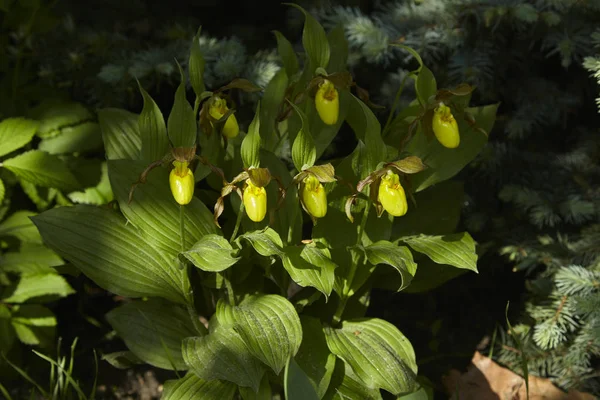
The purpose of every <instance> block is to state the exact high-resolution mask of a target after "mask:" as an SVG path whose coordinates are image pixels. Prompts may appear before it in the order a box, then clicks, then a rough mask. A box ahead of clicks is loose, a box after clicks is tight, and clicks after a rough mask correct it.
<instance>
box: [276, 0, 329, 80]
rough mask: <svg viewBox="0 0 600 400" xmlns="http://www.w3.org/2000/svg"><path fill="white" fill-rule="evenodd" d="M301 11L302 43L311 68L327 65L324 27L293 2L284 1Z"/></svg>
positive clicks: (327, 48) (327, 55) (327, 52)
mask: <svg viewBox="0 0 600 400" xmlns="http://www.w3.org/2000/svg"><path fill="white" fill-rule="evenodd" d="M284 4H287V5H290V6H292V7H295V8H297V9H298V10H300V11H302V13H303V14H304V17H305V21H304V30H303V31H302V45H303V46H304V50H306V54H307V55H308V58H309V60H310V67H311V70H312V71H314V70H315V69H317V68H319V67H322V68H325V67H327V64H328V63H329V56H330V50H329V42H328V41H327V35H326V34H325V29H323V27H322V26H321V24H319V22H318V21H317V20H316V19H315V18H314V17H313V16H312V15H310V14H309V13H308V12H306V11H305V10H304V9H303V8H302V7H300V6H299V5H297V4H293V3H284ZM312 71H311V72H312Z"/></svg>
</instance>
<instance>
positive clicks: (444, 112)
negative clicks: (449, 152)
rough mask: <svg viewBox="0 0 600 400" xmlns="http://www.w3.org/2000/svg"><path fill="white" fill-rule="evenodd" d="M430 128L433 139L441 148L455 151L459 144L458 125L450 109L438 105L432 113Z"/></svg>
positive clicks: (443, 105) (441, 104)
mask: <svg viewBox="0 0 600 400" xmlns="http://www.w3.org/2000/svg"><path fill="white" fill-rule="evenodd" d="M432 128H433V133H435V137H436V138H437V140H438V141H439V142H440V143H441V144H442V146H444V147H447V148H449V149H455V148H457V147H458V145H459V144H460V135H459V133H458V124H457V123H456V120H455V119H454V116H453V115H452V111H451V110H450V107H448V106H447V105H445V104H444V103H440V105H439V106H438V107H437V108H436V109H435V111H434V113H433V121H432Z"/></svg>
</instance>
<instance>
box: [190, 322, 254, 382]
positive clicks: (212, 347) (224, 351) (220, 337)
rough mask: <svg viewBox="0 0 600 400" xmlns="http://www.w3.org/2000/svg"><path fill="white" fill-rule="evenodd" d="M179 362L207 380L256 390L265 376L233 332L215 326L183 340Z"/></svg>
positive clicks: (238, 336)
mask: <svg viewBox="0 0 600 400" xmlns="http://www.w3.org/2000/svg"><path fill="white" fill-rule="evenodd" d="M182 352H183V359H184V360H185V362H186V364H187V365H188V367H189V368H190V369H191V370H192V371H194V373H195V374H196V375H197V376H199V377H200V378H202V379H205V380H207V381H210V380H213V379H221V380H225V381H230V382H233V383H235V384H236V385H238V386H245V387H251V388H252V389H253V390H254V391H255V392H257V391H258V389H259V386H260V382H261V380H262V377H263V375H264V373H265V368H264V365H263V364H262V363H261V362H260V361H259V360H258V359H257V358H255V357H254V356H253V355H252V354H251V353H250V351H249V350H248V348H246V345H245V344H244V341H243V340H242V338H241V337H240V335H238V334H237V332H235V331H234V330H233V329H231V328H226V327H223V326H219V327H218V328H217V329H215V330H213V331H212V332H211V333H209V334H208V335H206V336H200V337H190V338H187V339H185V340H184V341H183V347H182Z"/></svg>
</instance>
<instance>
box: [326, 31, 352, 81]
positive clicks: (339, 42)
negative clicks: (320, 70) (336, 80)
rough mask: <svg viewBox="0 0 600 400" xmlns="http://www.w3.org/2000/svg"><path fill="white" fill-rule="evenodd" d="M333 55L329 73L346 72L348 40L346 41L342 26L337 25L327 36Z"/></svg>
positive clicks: (330, 60)
mask: <svg viewBox="0 0 600 400" xmlns="http://www.w3.org/2000/svg"><path fill="white" fill-rule="evenodd" d="M327 41H328V42H329V48H330V49H331V55H330V57H329V64H328V65H327V72H329V73H330V74H332V73H334V72H342V71H345V70H346V66H347V65H348V40H346V32H345V31H344V27H343V26H342V25H341V24H338V25H336V27H335V28H333V29H332V30H331V31H330V32H329V34H328V35H327Z"/></svg>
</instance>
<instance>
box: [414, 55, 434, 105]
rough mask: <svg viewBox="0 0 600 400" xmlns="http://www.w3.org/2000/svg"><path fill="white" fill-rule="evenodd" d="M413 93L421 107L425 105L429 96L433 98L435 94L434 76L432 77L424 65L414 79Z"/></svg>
mask: <svg viewBox="0 0 600 400" xmlns="http://www.w3.org/2000/svg"><path fill="white" fill-rule="evenodd" d="M415 91H416V92H417V97H418V98H419V102H420V103H421V104H423V105H425V104H427V103H428V102H429V98H430V97H431V96H435V94H436V92H437V83H436V81H435V76H433V73H432V72H431V70H430V69H429V68H427V67H426V66H425V65H423V66H421V69H420V70H419V74H418V75H417V78H416V79H415Z"/></svg>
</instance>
